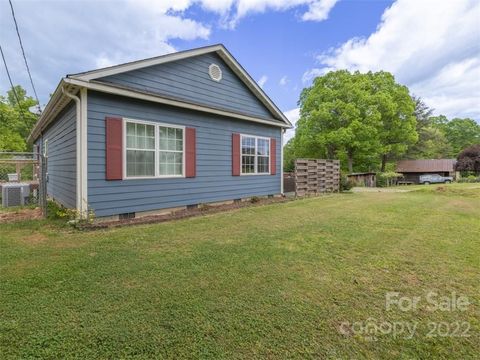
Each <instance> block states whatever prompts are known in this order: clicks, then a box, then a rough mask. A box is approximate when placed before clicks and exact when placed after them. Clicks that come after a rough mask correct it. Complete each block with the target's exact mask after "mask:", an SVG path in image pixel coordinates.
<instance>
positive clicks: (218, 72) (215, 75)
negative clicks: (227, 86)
mask: <svg viewBox="0 0 480 360" xmlns="http://www.w3.org/2000/svg"><path fill="white" fill-rule="evenodd" d="M208 74H209V75H210V77H211V78H212V80H215V81H220V80H222V69H220V66H218V65H217V64H211V65H210V66H209V67H208Z"/></svg>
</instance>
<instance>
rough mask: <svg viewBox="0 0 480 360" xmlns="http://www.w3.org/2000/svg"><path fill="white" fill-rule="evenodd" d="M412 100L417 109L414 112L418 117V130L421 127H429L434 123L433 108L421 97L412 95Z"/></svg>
mask: <svg viewBox="0 0 480 360" xmlns="http://www.w3.org/2000/svg"><path fill="white" fill-rule="evenodd" d="M412 100H413V102H414V104H415V110H414V111H413V114H414V115H415V118H416V119H417V132H418V131H420V129H423V128H426V127H429V126H431V125H432V119H431V118H432V115H433V109H432V108H430V107H429V106H428V105H427V104H425V102H424V101H423V100H422V98H421V97H419V96H415V95H412Z"/></svg>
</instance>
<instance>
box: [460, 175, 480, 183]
mask: <svg viewBox="0 0 480 360" xmlns="http://www.w3.org/2000/svg"><path fill="white" fill-rule="evenodd" d="M458 182H459V183H476V182H480V177H476V176H475V175H468V176H467V177H462V178H460V179H458Z"/></svg>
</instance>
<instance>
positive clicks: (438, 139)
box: [404, 96, 452, 159]
mask: <svg viewBox="0 0 480 360" xmlns="http://www.w3.org/2000/svg"><path fill="white" fill-rule="evenodd" d="M412 99H413V101H414V103H415V111H414V114H415V118H416V119H417V126H416V129H417V133H418V141H417V142H416V143H415V144H413V145H410V146H409V148H408V150H407V153H406V154H405V156H404V157H405V158H407V159H441V158H445V157H449V156H450V154H451V152H452V147H451V145H450V143H449V142H448V139H447V138H446V136H445V133H444V132H443V131H442V130H440V129H438V128H437V127H435V126H433V119H434V118H433V117H432V114H433V109H431V108H430V107H428V106H427V104H425V102H424V101H423V100H422V99H421V98H420V97H416V96H412ZM445 119H446V118H445ZM446 121H448V120H446Z"/></svg>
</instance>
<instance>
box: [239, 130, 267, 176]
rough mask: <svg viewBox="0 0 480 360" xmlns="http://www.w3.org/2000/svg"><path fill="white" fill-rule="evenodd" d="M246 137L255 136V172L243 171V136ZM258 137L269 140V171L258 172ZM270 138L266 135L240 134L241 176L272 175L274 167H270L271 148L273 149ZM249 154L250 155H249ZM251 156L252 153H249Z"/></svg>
mask: <svg viewBox="0 0 480 360" xmlns="http://www.w3.org/2000/svg"><path fill="white" fill-rule="evenodd" d="M245 137H248V138H255V160H254V168H255V172H253V173H244V172H243V166H242V157H243V154H242V142H243V138H245ZM258 139H263V140H267V141H268V172H261V173H260V172H258V167H257V158H258V155H257V146H258ZM270 141H271V140H270V138H269V137H265V136H257V135H249V134H240V176H251V175H270V174H271V172H272V169H270V166H271V164H270V159H271V158H270V156H271V154H270V150H271V146H270ZM247 156H248V155H247ZM249 156H252V155H249Z"/></svg>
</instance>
